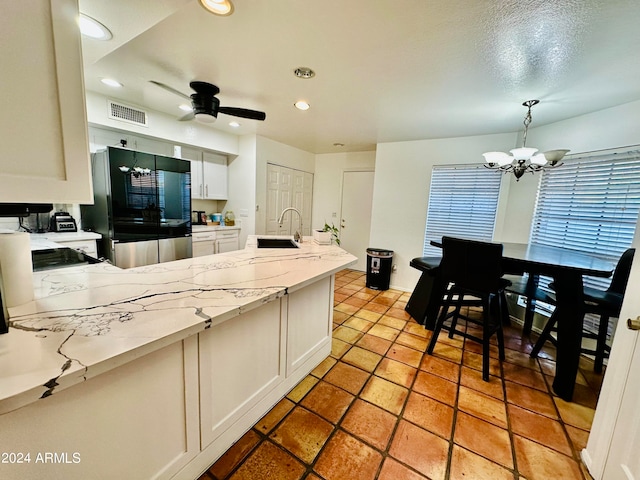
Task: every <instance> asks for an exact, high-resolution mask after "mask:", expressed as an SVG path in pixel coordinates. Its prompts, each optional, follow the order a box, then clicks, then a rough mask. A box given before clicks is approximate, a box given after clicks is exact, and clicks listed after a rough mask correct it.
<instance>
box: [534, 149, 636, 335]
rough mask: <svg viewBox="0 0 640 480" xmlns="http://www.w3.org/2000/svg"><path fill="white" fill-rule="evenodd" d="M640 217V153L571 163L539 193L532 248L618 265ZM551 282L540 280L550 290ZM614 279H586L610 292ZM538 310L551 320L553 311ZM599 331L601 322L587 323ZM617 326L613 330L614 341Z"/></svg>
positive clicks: (546, 178)
mask: <svg viewBox="0 0 640 480" xmlns="http://www.w3.org/2000/svg"><path fill="white" fill-rule="evenodd" d="M639 211H640V151H632V152H618V153H602V154H598V155H592V156H588V157H582V158H575V157H574V158H572V159H571V160H569V161H567V163H565V164H564V165H562V166H561V167H560V168H558V169H553V170H545V171H544V173H543V175H542V178H541V181H540V187H539V190H538V200H537V203H536V209H535V212H534V217H533V228H532V230H531V242H532V243H539V244H544V245H562V246H563V247H565V248H570V249H574V250H579V251H584V252H589V253H595V254H596V255H598V256H600V257H602V258H603V259H605V260H609V261H610V262H611V263H612V264H615V263H616V262H617V261H618V259H619V258H620V256H621V255H622V253H623V252H624V251H625V250H626V249H627V248H629V247H630V246H631V242H632V241H633V236H634V233H635V229H636V223H637V221H638V212H639ZM550 281H551V279H549V278H540V286H541V287H542V288H546V286H547V285H548V283H549V282H550ZM610 282H611V279H609V278H595V277H585V278H584V284H585V285H588V286H591V287H595V288H600V289H606V288H607V287H608V286H609V283H610ZM537 307H540V308H541V309H542V310H546V311H547V312H548V313H547V314H550V312H551V311H552V310H553V308H552V307H551V306H548V305H544V304H541V302H538V304H537ZM584 324H585V327H586V328H587V329H589V330H592V331H597V325H598V319H597V318H596V317H595V316H594V315H587V316H586V317H585V322H584ZM612 331H613V326H612V324H610V325H609V335H611V334H612Z"/></svg>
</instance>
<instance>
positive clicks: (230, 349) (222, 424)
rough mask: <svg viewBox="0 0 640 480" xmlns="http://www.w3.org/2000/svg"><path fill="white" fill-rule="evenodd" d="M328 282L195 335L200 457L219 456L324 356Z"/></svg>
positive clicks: (329, 279) (328, 345)
mask: <svg viewBox="0 0 640 480" xmlns="http://www.w3.org/2000/svg"><path fill="white" fill-rule="evenodd" d="M333 282H334V280H333V277H326V278H324V279H321V280H318V281H317V282H314V283H312V284H311V285H307V286H306V287H303V288H302V289H299V290H295V291H294V292H292V293H290V294H287V295H284V296H283V297H282V298H281V299H280V300H279V301H278V300H275V301H272V302H269V303H267V304H264V305H262V306H260V307H258V308H254V309H251V310H249V311H247V312H244V313H242V314H241V315H239V316H237V317H235V318H233V319H232V320H229V321H226V322H223V323H219V324H213V325H212V326H211V328H209V329H207V330H205V331H204V332H202V333H200V334H199V335H198V347H199V348H198V354H199V359H200V364H199V375H200V435H201V437H200V438H201V444H202V448H203V450H204V449H205V448H206V451H207V452H210V454H211V456H212V457H215V458H217V457H219V456H220V455H222V454H223V453H224V452H225V451H226V450H227V449H228V448H229V446H231V445H232V444H233V443H234V442H235V441H237V440H238V439H239V438H240V437H241V436H242V435H243V434H244V433H245V432H246V431H247V430H248V429H250V428H251V427H252V426H253V425H254V424H255V423H256V422H257V421H258V420H259V419H260V418H261V417H262V416H263V415H264V414H265V413H266V412H267V411H269V409H270V408H271V407H273V405H275V404H276V403H277V402H278V401H279V400H280V399H281V398H282V397H283V396H284V395H286V394H287V392H289V391H290V390H291V389H292V388H293V387H294V386H295V385H297V384H298V383H299V382H300V381H301V380H302V379H303V378H305V377H306V376H307V375H308V374H309V372H310V371H311V370H313V369H314V368H315V367H316V366H317V365H318V364H319V363H320V362H321V361H322V360H324V359H325V358H326V357H327V356H329V354H330V353H331V327H332V319H333Z"/></svg>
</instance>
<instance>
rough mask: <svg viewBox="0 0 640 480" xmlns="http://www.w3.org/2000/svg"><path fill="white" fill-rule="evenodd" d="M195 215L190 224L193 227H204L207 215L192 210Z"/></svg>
mask: <svg viewBox="0 0 640 480" xmlns="http://www.w3.org/2000/svg"><path fill="white" fill-rule="evenodd" d="M193 213H194V214H195V217H194V220H193V221H192V222H191V223H192V224H193V225H206V224H207V215H206V214H205V212H204V210H194V211H193Z"/></svg>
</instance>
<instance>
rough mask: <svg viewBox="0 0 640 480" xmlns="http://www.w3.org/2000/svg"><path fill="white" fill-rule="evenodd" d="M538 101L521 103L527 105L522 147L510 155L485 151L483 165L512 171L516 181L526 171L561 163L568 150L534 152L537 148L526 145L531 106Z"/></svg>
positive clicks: (535, 170)
mask: <svg viewBox="0 0 640 480" xmlns="http://www.w3.org/2000/svg"><path fill="white" fill-rule="evenodd" d="M538 103H540V100H527V101H526V102H524V103H523V104H522V105H523V106H524V107H527V115H526V116H525V117H524V136H523V138H522V147H520V148H514V149H513V150H510V152H511V155H509V154H508V153H504V152H487V153H483V154H482V156H483V157H484V159H485V161H486V162H487V163H486V164H485V167H487V168H494V169H497V170H501V171H503V172H504V173H507V172H513V174H514V175H515V177H516V181H519V180H520V177H522V175H524V174H525V173H526V172H531V173H534V172H539V171H540V170H542V169H544V168H553V167H559V166H560V165H562V163H560V160H562V158H563V157H564V156H565V155H566V154H567V152H568V151H569V150H549V151H547V152H544V153H536V152H537V151H538V149H537V148H531V147H527V146H526V144H527V131H528V130H529V125H530V124H531V107H533V106H534V105H537V104H538Z"/></svg>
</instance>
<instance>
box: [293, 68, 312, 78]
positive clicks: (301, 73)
mask: <svg viewBox="0 0 640 480" xmlns="http://www.w3.org/2000/svg"><path fill="white" fill-rule="evenodd" d="M293 74H294V75H295V76H296V77H298V78H313V77H315V76H316V72H314V71H313V70H311V69H310V68H309V67H298V68H296V69H295V70H294V71H293Z"/></svg>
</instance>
